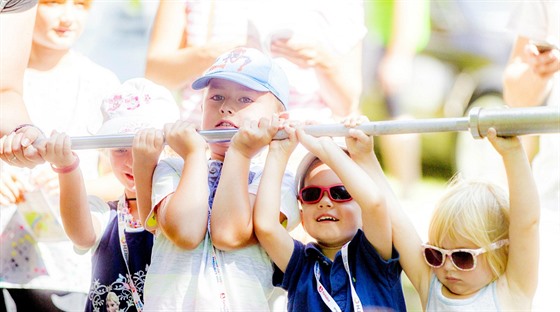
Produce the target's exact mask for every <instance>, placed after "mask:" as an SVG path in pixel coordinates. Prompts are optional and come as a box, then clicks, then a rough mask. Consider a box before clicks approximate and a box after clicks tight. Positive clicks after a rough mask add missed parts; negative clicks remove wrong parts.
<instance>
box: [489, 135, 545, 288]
mask: <svg viewBox="0 0 560 312" xmlns="http://www.w3.org/2000/svg"><path fill="white" fill-rule="evenodd" d="M488 140H489V141H490V142H491V143H492V145H493V146H494V148H495V149H496V150H497V151H498V153H500V155H501V156H502V158H503V161H504V166H505V169H506V174H507V179H508V188H509V205H510V223H509V224H510V225H509V255H508V263H507V266H506V271H505V276H506V278H507V282H508V284H509V285H510V287H509V288H510V289H515V290H520V292H521V293H522V294H523V295H526V296H527V297H531V298H532V297H533V295H534V294H535V290H536V288H537V277H538V262H539V219H540V204H539V196H538V191H537V187H536V184H535V180H534V178H533V173H532V171H531V166H530V163H529V160H528V158H527V155H526V154H525V151H524V150H523V147H522V145H521V142H520V140H519V138H517V137H510V138H500V137H497V136H496V131H495V130H494V129H493V128H491V129H489V130H488ZM513 295H516V294H513Z"/></svg>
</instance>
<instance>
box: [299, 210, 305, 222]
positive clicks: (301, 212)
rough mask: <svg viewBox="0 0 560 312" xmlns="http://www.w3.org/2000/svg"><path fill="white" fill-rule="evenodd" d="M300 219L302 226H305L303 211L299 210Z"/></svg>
mask: <svg viewBox="0 0 560 312" xmlns="http://www.w3.org/2000/svg"><path fill="white" fill-rule="evenodd" d="M299 219H300V220H301V226H304V224H303V210H301V209H300V210H299Z"/></svg>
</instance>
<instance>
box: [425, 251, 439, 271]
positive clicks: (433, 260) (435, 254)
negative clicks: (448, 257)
mask: <svg viewBox="0 0 560 312" xmlns="http://www.w3.org/2000/svg"><path fill="white" fill-rule="evenodd" d="M424 255H425V256H426V261H427V262H428V264H429V265H431V266H434V267H439V266H440V265H441V264H442V263H443V254H442V253H441V252H440V251H438V250H436V249H433V248H426V249H424Z"/></svg>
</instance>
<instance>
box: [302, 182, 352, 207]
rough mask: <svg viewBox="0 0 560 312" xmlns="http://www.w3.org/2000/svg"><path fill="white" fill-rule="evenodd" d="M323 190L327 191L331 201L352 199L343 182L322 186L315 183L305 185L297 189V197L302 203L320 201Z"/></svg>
mask: <svg viewBox="0 0 560 312" xmlns="http://www.w3.org/2000/svg"><path fill="white" fill-rule="evenodd" d="M325 192H327V194H328V195H329V198H330V199H331V200H332V201H334V202H337V203H342V202H347V201H351V200H352V196H351V195H350V193H348V191H347V190H346V188H345V187H344V185H343V184H335V185H330V186H324V187H323V186H317V185H310V186H306V187H304V188H302V189H301V190H300V191H299V196H298V198H299V200H300V201H301V202H302V203H304V204H315V203H318V202H319V201H321V198H323V194H324V193H325Z"/></svg>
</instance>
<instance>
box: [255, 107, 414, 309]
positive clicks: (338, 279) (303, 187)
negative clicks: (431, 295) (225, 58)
mask: <svg viewBox="0 0 560 312" xmlns="http://www.w3.org/2000/svg"><path fill="white" fill-rule="evenodd" d="M365 120H366V119H365V117H360V118H357V119H356V118H350V119H348V120H346V121H345V125H346V126H347V127H354V126H355V125H357V124H359V123H360V122H363V121H365ZM279 128H283V129H284V130H285V131H286V132H287V133H288V134H289V138H288V139H286V140H281V141H272V142H271V143H270V146H269V154H268V156H267V160H266V165H265V169H264V172H263V177H262V179H261V184H260V186H259V191H258V192H257V199H256V202H255V210H254V219H253V221H254V228H255V234H256V235H257V238H258V239H259V243H260V244H261V246H263V247H264V248H265V250H266V251H267V253H268V254H269V256H270V257H271V259H272V260H273V261H274V263H275V264H276V266H277V269H276V272H275V276H274V284H276V285H277V286H281V287H282V288H284V289H286V290H287V291H288V310H289V311H328V310H331V311H363V310H365V309H367V310H370V309H374V310H377V309H381V310H384V311H385V310H395V311H405V310H406V307H405V301H404V296H403V292H402V287H401V282H400V274H401V271H402V269H401V267H400V265H399V262H398V260H399V256H398V253H397V251H396V250H395V249H394V248H393V244H392V232H391V221H390V214H389V212H388V210H387V208H386V205H385V194H383V191H382V190H383V188H380V187H378V186H377V184H376V182H378V181H379V180H378V179H380V178H383V176H382V171H381V167H380V165H379V162H378V161H377V158H376V157H375V154H374V152H373V141H372V139H371V137H369V136H367V135H365V134H364V133H363V132H362V131H359V130H357V129H350V137H348V138H347V139H346V144H347V146H348V152H346V151H345V150H344V149H342V148H341V147H340V146H339V145H338V144H336V143H335V142H334V141H333V140H332V139H330V138H315V137H312V136H310V135H307V134H306V133H305V132H304V130H303V129H302V128H298V129H297V130H296V128H294V127H292V125H290V124H289V123H284V125H279ZM298 141H299V142H300V143H301V144H302V145H303V146H304V147H306V148H307V149H308V150H309V151H310V152H311V153H309V154H308V155H307V156H306V157H304V158H303V160H302V162H301V164H300V166H299V168H298V171H297V175H296V185H297V186H298V190H299V195H298V199H299V201H300V203H301V208H302V210H301V216H302V224H303V227H304V229H305V230H306V232H307V233H308V234H309V235H310V236H311V237H313V238H314V239H315V240H316V242H314V243H309V244H307V245H304V244H303V243H302V242H299V241H297V240H294V239H293V238H292V237H291V236H290V234H289V233H288V232H287V231H286V229H284V228H283V227H282V226H281V225H279V224H278V209H279V208H278V207H279V203H280V198H281V195H283V194H281V193H280V190H281V188H280V187H281V178H282V174H283V172H284V170H285V168H286V164H287V162H288V159H289V157H290V154H291V153H292V151H293V150H294V148H295V147H296V145H297V143H298Z"/></svg>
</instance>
